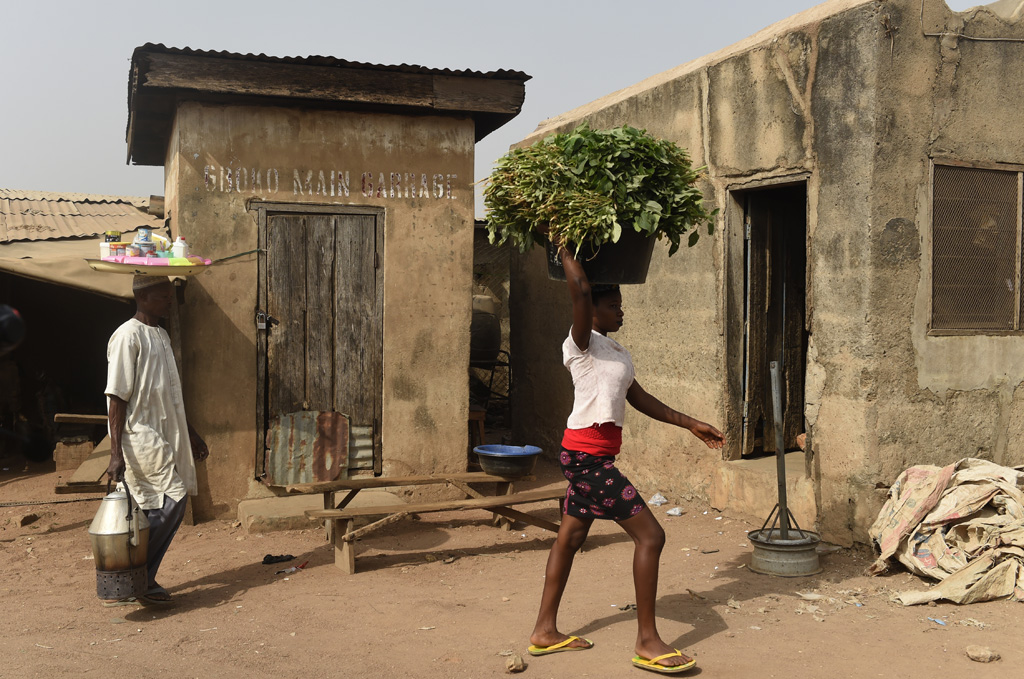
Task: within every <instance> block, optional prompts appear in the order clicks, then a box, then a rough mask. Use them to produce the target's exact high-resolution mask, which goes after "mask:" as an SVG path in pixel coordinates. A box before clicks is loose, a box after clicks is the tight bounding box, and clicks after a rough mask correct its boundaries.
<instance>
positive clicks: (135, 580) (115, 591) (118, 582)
mask: <svg viewBox="0 0 1024 679" xmlns="http://www.w3.org/2000/svg"><path fill="white" fill-rule="evenodd" d="M148 584H149V572H148V570H147V569H146V564H142V565H141V566H136V567H135V568H132V569H129V570H126V571H96V596H98V597H99V598H101V599H127V598H128V597H133V596H134V597H138V596H142V595H143V594H145V593H146V587H147V585H148Z"/></svg>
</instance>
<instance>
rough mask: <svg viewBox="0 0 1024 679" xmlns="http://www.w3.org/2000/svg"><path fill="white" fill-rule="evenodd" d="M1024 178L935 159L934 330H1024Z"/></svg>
mask: <svg viewBox="0 0 1024 679" xmlns="http://www.w3.org/2000/svg"><path fill="white" fill-rule="evenodd" d="M1021 183H1022V173H1021V172H1016V171H1008V170H993V169H981V168H973V167H959V166H953V165H939V164H936V165H935V166H934V171H933V176H932V320H931V329H932V330H935V331H945V330H948V331H974V332H976V333H999V332H1014V331H1020V330H1021V303H1022V301H1024V300H1022V297H1021V294H1020V275H1021V274H1020V270H1021V200H1022V196H1021Z"/></svg>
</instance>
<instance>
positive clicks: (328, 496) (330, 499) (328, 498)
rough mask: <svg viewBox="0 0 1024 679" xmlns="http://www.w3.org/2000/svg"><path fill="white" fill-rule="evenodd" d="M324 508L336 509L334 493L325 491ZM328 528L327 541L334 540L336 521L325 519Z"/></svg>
mask: <svg viewBox="0 0 1024 679" xmlns="http://www.w3.org/2000/svg"><path fill="white" fill-rule="evenodd" d="M324 509H334V493H324ZM324 528H325V529H326V530H327V542H334V522H333V521H330V520H328V521H324Z"/></svg>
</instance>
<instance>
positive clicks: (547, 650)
mask: <svg viewBox="0 0 1024 679" xmlns="http://www.w3.org/2000/svg"><path fill="white" fill-rule="evenodd" d="M576 640H579V641H585V642H587V643H588V644H590V645H589V646H570V645H569V644H571V643H572V642H574V641H576ZM593 647H594V642H593V641H591V640H590V639H584V638H583V637H569V638H568V639H566V640H565V641H560V642H558V643H557V644H552V645H551V646H530V647H529V648H528V649H526V650H527V652H528V653H529V654H530V655H550V654H551V653H561V652H562V651H587V650H589V649H591V648H593Z"/></svg>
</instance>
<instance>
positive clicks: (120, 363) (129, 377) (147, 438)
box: [104, 276, 210, 606]
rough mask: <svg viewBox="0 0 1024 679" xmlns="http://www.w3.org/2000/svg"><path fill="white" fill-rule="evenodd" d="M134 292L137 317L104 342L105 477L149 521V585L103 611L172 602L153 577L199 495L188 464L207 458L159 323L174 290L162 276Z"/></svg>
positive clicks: (139, 280) (139, 283) (143, 279)
mask: <svg viewBox="0 0 1024 679" xmlns="http://www.w3.org/2000/svg"><path fill="white" fill-rule="evenodd" d="M132 291H133V292H134V294H135V304H136V308H137V311H136V313H135V315H134V316H133V317H132V318H130V319H129V320H128V321H126V322H125V323H124V324H122V325H121V326H120V327H119V328H118V329H117V330H115V331H114V334H113V335H111V337H110V341H109V342H108V344H107V386H106V389H105V390H104V391H105V393H106V395H107V423H108V426H109V429H110V464H109V466H108V467H107V475H108V476H109V478H110V479H111V480H112V481H121V480H124V481H125V483H126V484H127V486H128V488H129V490H130V491H131V494H132V497H133V498H134V499H135V501H136V502H137V503H138V504H139V507H141V508H142V510H143V511H144V512H145V513H146V518H147V519H149V550H148V553H147V558H146V567H147V570H148V573H149V582H148V587H147V590H146V593H145V594H144V595H143V596H142V597H140V598H141V601H136V600H135V599H134V598H130V599H122V600H118V601H107V602H105V603H104V605H105V606H120V605H129V604H136V603H151V604H164V603H169V602H170V601H171V595H170V594H169V593H168V592H167V590H166V589H164V588H163V587H161V586H160V585H159V584H157V581H156V574H157V571H158V570H159V568H160V562H161V561H162V560H163V557H164V554H166V553H167V548H168V547H169V546H170V544H171V540H172V539H173V538H174V534H175V533H176V532H177V530H178V526H180V525H181V521H182V519H183V518H184V516H185V506H186V502H187V500H186V498H185V496H186V495H195V494H196V492H197V486H196V468H195V463H194V461H193V460H197V461H198V460H205V459H206V457H207V456H208V455H209V454H210V451H209V449H208V448H207V447H206V443H205V442H204V441H203V439H202V438H201V437H200V436H199V435H198V434H196V432H195V431H194V430H193V429H192V427H190V426H189V425H188V423H187V422H186V421H185V407H184V404H183V401H182V396H181V380H180V379H179V377H178V370H177V366H176V364H175V362H174V352H173V351H172V350H171V341H170V337H169V336H168V335H167V331H166V330H164V329H163V328H161V327H160V325H159V322H160V320H161V319H163V318H166V317H167V315H168V314H169V313H170V311H171V304H172V303H173V301H174V286H173V285H172V284H171V281H170V279H169V278H167V277H165V276H135V279H134V280H133V282H132Z"/></svg>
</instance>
